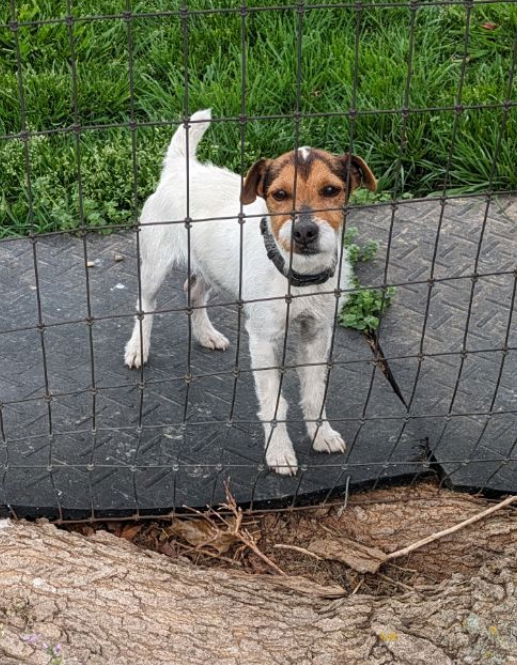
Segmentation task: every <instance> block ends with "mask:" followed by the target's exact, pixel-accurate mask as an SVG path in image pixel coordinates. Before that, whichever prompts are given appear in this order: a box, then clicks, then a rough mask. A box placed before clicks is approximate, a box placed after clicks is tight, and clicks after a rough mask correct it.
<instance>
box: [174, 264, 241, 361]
mask: <svg viewBox="0 0 517 665" xmlns="http://www.w3.org/2000/svg"><path fill="white" fill-rule="evenodd" d="M189 284H190V306H191V307H192V319H191V320H192V334H193V335H194V337H195V338H196V339H197V341H198V342H199V343H200V344H201V346H204V347H205V348H207V349H219V350H220V351H224V350H225V349H227V348H228V347H229V346H230V342H229V341H228V339H226V337H225V336H224V335H223V334H222V333H220V332H219V331H218V330H216V329H215V328H214V326H213V325H212V322H211V321H210V319H209V318H208V314H207V311H206V303H207V302H208V296H209V293H210V289H209V287H208V286H207V284H206V283H205V281H204V280H203V278H202V277H200V276H199V275H191V277H190V280H188V279H187V280H186V281H185V284H184V285H183V290H184V291H185V292H186V293H188V291H189Z"/></svg>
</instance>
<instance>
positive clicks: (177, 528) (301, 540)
mask: <svg viewBox="0 0 517 665" xmlns="http://www.w3.org/2000/svg"><path fill="white" fill-rule="evenodd" d="M489 505H491V504H490V502H489V501H487V500H486V499H484V498H482V497H473V496H470V495H467V494H460V493H458V492H451V491H448V490H445V489H443V488H440V487H439V485H438V483H435V482H427V483H424V484H421V485H418V486H415V487H412V488H408V487H392V488H388V489H380V490H377V491H373V492H365V493H359V494H354V495H352V496H351V497H350V498H349V500H348V503H347V505H346V507H345V506H344V504H343V502H342V501H341V502H340V501H336V502H333V503H331V504H329V505H326V506H322V507H321V506H320V507H313V508H302V509H295V510H279V511H274V512H267V513H254V514H252V515H246V514H245V515H244V516H243V521H242V528H241V531H245V532H246V533H247V534H249V537H250V540H251V541H252V542H253V543H254V544H255V545H256V550H254V549H252V548H250V547H249V546H248V545H246V544H245V543H244V542H243V541H242V539H240V538H239V537H238V536H236V535H234V533H233V531H234V528H235V517H234V516H233V515H232V514H231V512H230V513H229V512H228V511H222V512H220V513H218V514H216V513H215V511H212V512H211V513H208V514H207V513H203V514H202V515H201V514H199V515H192V516H189V515H181V516H178V517H176V518H175V519H173V520H162V521H156V520H154V521H151V522H149V521H139V522H118V521H111V522H101V523H96V524H93V525H92V524H80V525H70V526H65V527H64V528H67V529H70V530H73V531H77V532H79V533H81V534H83V535H86V536H90V535H91V534H93V533H94V532H96V531H99V530H105V531H108V532H110V533H112V534H114V535H116V536H119V537H122V538H124V539H126V540H128V541H130V542H132V543H133V544H135V545H137V546H139V547H142V548H145V549H149V550H152V551H154V552H159V553H161V554H165V555H166V556H168V557H171V558H172V559H177V558H181V557H186V558H187V559H189V560H190V561H191V562H192V563H194V564H195V565H196V566H200V567H202V568H218V569H225V570H231V569H233V570H240V571H244V572H246V573H248V574H250V575H254V574H260V575H261V574H275V573H277V572H279V571H281V572H283V573H285V574H286V575H289V576H303V577H305V578H307V579H308V580H311V581H313V582H315V583H317V584H319V585H324V586H325V585H336V584H337V585H339V586H340V587H343V589H344V591H345V592H346V593H354V594H355V593H358V592H359V591H360V592H361V593H367V594H372V595H375V596H383V595H389V596H393V595H394V594H402V593H404V592H407V591H408V590H420V591H426V590H427V591H429V590H432V589H433V587H434V586H435V585H437V584H439V583H440V582H442V581H443V580H446V579H448V578H450V577H451V576H452V575H453V574H454V573H462V574H473V573H475V572H476V571H477V570H478V569H479V568H480V566H481V565H482V564H483V562H484V560H485V559H486V556H487V548H488V549H489V550H490V551H493V552H494V553H496V552H498V551H500V550H501V548H502V547H503V546H504V545H505V543H507V542H508V537H509V533H508V532H506V530H504V529H503V530H502V532H501V533H494V534H492V535H491V537H490V538H485V537H483V535H482V534H483V533H486V531H487V529H490V526H489V524H490V523H485V524H483V523H480V524H478V525H476V526H474V527H470V528H469V529H467V530H465V531H464V532H463V533H462V532H461V531H460V532H458V533H456V534H455V535H454V537H452V536H451V537H448V538H446V539H440V540H438V541H437V542H435V543H431V544H429V545H427V546H426V547H425V548H423V549H419V550H416V551H414V552H412V553H411V554H409V555H407V556H405V557H403V558H401V559H397V560H394V561H389V562H386V563H385V564H384V565H383V567H382V571H379V572H376V573H369V572H363V571H361V570H360V569H359V570H357V569H354V567H351V566H350V565H347V564H346V563H344V562H341V561H336V560H332V559H331V558H326V557H325V556H321V554H320V556H318V555H316V556H318V558H316V556H313V555H312V554H313V553H312V552H311V551H310V550H309V549H307V548H310V546H311V543H314V542H315V541H320V542H323V544H324V546H325V544H326V543H338V544H339V543H343V542H344V540H346V539H349V540H351V541H355V542H357V543H360V544H363V545H365V546H367V547H373V548H378V549H379V550H382V551H383V552H385V553H390V552H393V551H395V550H398V549H402V548H404V547H406V546H407V545H410V544H412V543H414V542H416V541H418V540H419V539H420V538H422V537H423V536H425V535H428V534H430V533H435V532H438V531H441V530H443V529H447V528H449V527H451V526H453V525H454V524H457V523H458V522H459V521H462V520H465V519H467V518H469V517H471V516H473V515H475V514H477V513H479V512H481V511H482V510H483V509H484V508H486V507H487V506H489ZM498 519H499V518H498ZM503 519H504V518H503ZM492 524H493V522H492ZM474 534H477V535H474ZM513 536H514V537H515V538H516V541H515V542H516V544H517V533H513V535H512V536H510V537H513ZM476 541H477V543H478V546H476ZM294 548H298V549H294ZM320 549H321V548H320ZM323 549H325V547H323ZM259 553H261V554H263V555H264V557H265V558H262V557H261V556H260V555H259ZM272 564H274V565H275V566H277V568H278V569H279V571H278V570H275V568H274V567H273V565H272ZM359 568H360V566H359Z"/></svg>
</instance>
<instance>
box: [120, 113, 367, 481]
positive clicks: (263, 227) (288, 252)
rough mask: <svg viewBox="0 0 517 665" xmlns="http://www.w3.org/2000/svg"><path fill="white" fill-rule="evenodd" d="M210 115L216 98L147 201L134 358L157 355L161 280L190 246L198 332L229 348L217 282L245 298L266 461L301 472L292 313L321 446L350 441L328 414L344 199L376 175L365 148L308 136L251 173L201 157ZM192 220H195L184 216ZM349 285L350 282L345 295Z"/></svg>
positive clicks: (343, 255) (183, 137)
mask: <svg viewBox="0 0 517 665" xmlns="http://www.w3.org/2000/svg"><path fill="white" fill-rule="evenodd" d="M210 120H211V112H210V110H203V111H198V112H197V113H194V114H193V115H192V116H191V118H190V121H191V123H192V124H190V125H189V126H188V130H187V129H186V128H185V126H181V127H179V128H178V129H177V131H176V133H175V134H174V136H173V137H172V140H171V142H170V145H169V147H168V150H167V153H166V156H165V160H164V164H163V169H162V173H161V177H160V182H159V184H158V187H157V189H156V191H155V192H154V193H153V194H151V196H150V197H149V198H148V199H147V200H146V202H145V204H144V206H143V209H142V214H141V218H140V224H141V227H140V251H141V304H140V299H139V302H137V311H139V312H140V316H137V317H136V319H135V325H134V329H133V334H132V336H131V338H130V340H129V341H128V343H127V344H126V347H125V364H126V365H127V366H128V367H135V368H138V367H140V366H141V363H142V362H144V363H145V362H146V361H147V359H148V357H149V348H150V338H151V328H152V322H153V314H152V312H153V311H154V310H155V308H156V296H157V293H158V289H159V288H160V285H161V284H162V282H163V280H164V278H165V277H166V275H167V273H168V272H169V271H170V270H171V268H172V267H173V266H175V265H180V266H183V267H185V266H187V265H188V263H187V261H188V255H189V250H190V280H188V279H187V282H186V283H185V287H184V288H185V290H186V291H188V292H189V293H190V296H189V305H190V307H191V308H192V310H191V311H192V314H191V329H192V334H193V336H194V337H195V338H196V339H197V341H198V342H199V343H200V344H201V345H202V346H204V347H206V348H208V349H219V350H225V349H227V348H228V345H229V341H228V339H227V338H226V337H225V336H224V335H223V334H221V333H220V332H219V331H217V330H216V329H215V328H214V326H213V325H212V323H211V322H210V319H209V318H208V313H207V310H206V304H207V300H208V295H209V292H210V290H211V289H217V290H223V291H227V292H229V293H231V294H232V295H233V297H235V298H236V299H237V300H240V301H242V302H243V307H244V312H245V319H246V324H245V325H246V330H247V332H248V335H249V348H250V355H251V365H252V369H253V376H254V380H255V387H256V392H257V397H258V402H259V405H260V408H259V413H258V416H259V418H260V420H261V421H262V424H263V428H264V435H265V441H266V452H265V457H266V463H267V465H268V466H269V468H270V469H272V470H274V471H276V472H277V473H279V474H284V475H294V474H296V472H297V459H296V454H295V451H294V448H293V444H292V442H291V440H290V438H289V435H288V432H287V427H286V415H287V403H286V400H285V398H284V397H283V395H282V394H281V391H280V388H281V380H280V371H279V365H280V363H281V356H282V348H283V343H284V337H285V329H286V323H287V317H288V323H289V328H291V327H292V326H295V327H297V328H298V330H299V332H300V336H299V342H298V344H297V365H299V367H297V372H298V376H299V381H300V392H301V407H302V410H303V414H304V419H305V422H306V427H307V432H308V435H309V437H310V438H311V440H312V446H313V448H314V450H317V451H322V452H328V453H338V452H343V451H344V450H345V442H344V440H343V438H342V436H341V434H339V432H336V431H335V430H334V429H332V427H331V426H330V424H329V422H328V420H327V419H326V413H325V404H324V402H325V392H326V377H327V372H328V365H327V363H328V354H329V349H330V344H331V337H332V329H333V323H334V317H335V313H336V293H337V294H338V296H339V294H340V290H342V289H349V288H351V284H352V282H351V277H352V269H351V266H350V263H349V260H348V256H347V252H346V248H344V247H343V246H342V230H343V223H344V206H345V204H346V202H347V201H348V198H349V196H350V194H351V192H352V191H353V190H354V189H356V188H357V187H359V186H361V185H364V186H365V187H367V188H368V189H369V190H371V191H374V190H375V189H376V179H375V177H374V175H373V173H372V171H371V170H370V168H369V167H368V165H367V164H366V162H365V161H364V160H363V159H362V158H360V157H358V156H356V155H351V154H344V155H340V156H336V155H332V154H330V153H328V152H325V151H323V150H318V149H313V148H309V147H302V148H299V149H298V150H297V151H296V152H294V151H291V152H288V153H285V154H283V155H281V156H280V157H277V158H276V159H259V160H258V161H257V162H255V164H253V166H252V167H251V168H250V170H249V171H248V173H247V175H246V178H245V179H244V180H243V181H242V180H241V177H240V176H239V175H237V174H235V173H232V172H231V171H229V170H227V169H224V168H220V167H217V166H214V165H213V164H209V163H201V162H200V161H198V159H197V157H196V152H197V147H198V144H199V142H200V141H201V138H202V137H203V134H204V133H205V131H206V130H207V129H208V127H209V125H210ZM187 157H188V168H187ZM295 196H296V199H295V198H294V197H295ZM211 218H215V219H211ZM197 219H199V220H205V221H199V222H196V221H194V220H197ZM207 219H209V220H210V221H206V220H207ZM180 220H187V221H186V222H185V223H181V224H179V223H172V222H175V221H180ZM190 220H193V221H190ZM160 222H162V224H160ZM164 222H170V223H168V224H166V223H164ZM293 222H294V226H293ZM186 225H188V227H189V229H190V231H189V232H188V231H187V230H186V228H185V226H186ZM240 257H242V259H241V258H240ZM339 260H341V265H340V267H339V266H338V261H339ZM338 277H339V284H338ZM240 278H241V279H240ZM338 288H339V290H337V289H338ZM286 295H287V296H292V297H287V298H286ZM345 297H346V294H341V296H340V303H339V306H341V305H342V304H343V302H344V299H345ZM288 303H289V304H288ZM140 307H141V310H140ZM287 310H288V314H287ZM141 335H142V338H141Z"/></svg>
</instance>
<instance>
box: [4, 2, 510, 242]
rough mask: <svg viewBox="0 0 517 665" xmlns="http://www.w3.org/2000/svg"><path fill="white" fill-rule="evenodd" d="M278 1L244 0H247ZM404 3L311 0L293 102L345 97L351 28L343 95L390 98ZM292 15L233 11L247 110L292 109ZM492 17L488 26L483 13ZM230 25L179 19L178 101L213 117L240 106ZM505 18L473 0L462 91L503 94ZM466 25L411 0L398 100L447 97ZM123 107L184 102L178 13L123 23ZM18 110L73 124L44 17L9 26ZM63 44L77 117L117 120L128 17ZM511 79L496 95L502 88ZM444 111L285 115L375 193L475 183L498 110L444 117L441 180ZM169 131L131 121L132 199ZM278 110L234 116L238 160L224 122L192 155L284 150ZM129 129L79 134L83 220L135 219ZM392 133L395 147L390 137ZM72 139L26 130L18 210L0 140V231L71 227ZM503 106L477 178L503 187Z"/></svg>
mask: <svg viewBox="0 0 517 665" xmlns="http://www.w3.org/2000/svg"><path fill="white" fill-rule="evenodd" d="M240 4H241V2H240V0H239V2H237V0H203V1H202V0H195V1H194V0H192V1H191V2H190V3H189V6H190V8H191V9H195V8H200V7H201V8H204V9H207V8H210V7H238V6H240ZM268 4H275V5H277V4H281V3H279V2H278V0H249V2H248V6H264V5H268ZM132 6H133V11H134V12H136V13H142V12H144V11H145V12H151V11H153V10H156V9H157V10H161V9H175V8H177V7H178V6H180V3H179V0H146V1H145V2H144V0H139V1H136V0H134V1H133V3H132ZM73 7H74V14H75V15H76V16H87V15H90V14H98V13H103V12H105V13H111V14H113V13H117V12H121V11H123V10H124V8H125V0H81V2H78V1H74V2H73ZM65 12H66V2H65V1H64V0H18V1H17V17H16V18H17V19H18V20H20V21H32V20H39V19H45V18H49V17H63V16H64V15H65ZM9 20H11V17H10V13H9V3H8V2H3V3H1V5H0V22H1V23H5V22H7V21H9ZM410 20H411V11H410V10H409V9H407V8H395V7H394V8H393V9H386V8H380V7H378V8H372V9H365V10H363V11H361V12H360V13H359V14H357V12H356V11H355V10H354V9H353V3H352V2H351V3H350V8H345V9H338V8H333V9H320V10H311V11H307V12H305V15H304V18H303V41H302V79H301V110H302V111H303V112H306V113H320V112H329V111H330V112H336V111H343V110H347V109H348V108H350V105H351V103H352V89H353V85H352V81H353V77H354V40H355V28H356V25H357V26H358V27H359V30H360V46H359V64H358V67H357V72H356V73H357V81H358V88H357V96H356V97H357V100H356V105H357V108H358V109H361V110H369V109H370V110H371V109H376V108H380V109H393V108H398V107H400V106H401V105H402V103H403V98H404V87H405V80H406V75H407V57H408V51H409V45H410V37H409V34H410V30H409V26H410ZM297 21H298V14H297V13H296V12H293V11H292V10H289V9H285V10H283V11H280V12H272V11H270V12H258V13H251V14H250V15H249V16H248V17H247V18H246V22H245V24H246V34H247V48H246V59H247V82H246V110H247V113H248V114H250V115H252V114H258V115H275V114H292V112H293V110H294V109H295V107H296V73H297V66H296V46H297V42H296V26H297ZM487 21H489V22H492V23H495V24H496V26H497V27H496V28H495V29H494V30H487V29H486V28H484V27H483V24H484V23H486V22H487ZM241 27H242V19H241V16H240V14H239V13H235V14H224V15H221V14H219V15H216V14H207V15H204V16H192V17H191V18H189V21H188V32H189V35H188V37H189V60H188V75H189V87H188V104H189V108H190V109H191V110H192V111H193V110H196V109H199V108H204V107H211V108H212V109H213V113H214V115H215V116H216V117H217V116H219V117H222V116H225V117H226V116H238V115H239V114H240V112H241ZM516 29H517V5H516V4H512V3H509V2H500V3H496V4H491V5H476V4H475V5H474V8H473V10H472V15H471V38H470V44H469V57H468V63H467V66H466V74H465V82H464V86H463V97H462V102H463V103H464V104H491V103H498V102H501V101H503V100H504V99H505V98H506V96H507V95H508V74H509V70H510V64H511V59H512V48H513V40H514V38H515V31H516ZM464 31H465V8H464V7H463V6H447V7H434V6H426V4H425V2H422V6H421V8H420V9H419V10H418V11H417V12H416V14H415V37H414V47H415V48H414V55H413V62H412V69H413V76H412V79H411V87H410V91H409V107H410V108H425V107H437V106H444V105H454V103H455V96H456V92H457V85H458V80H459V76H460V71H461V66H462V62H461V54H462V49H463V35H464ZM132 32H133V59H134V111H135V116H136V120H137V121H138V122H155V121H159V122H163V121H165V122H171V123H174V121H177V120H178V119H180V118H181V114H182V109H183V105H184V103H185V92H184V74H185V72H184V62H183V56H182V45H183V33H182V26H181V22H180V19H179V18H178V17H177V16H168V17H163V16H162V17H159V18H148V17H141V18H136V19H134V20H133V21H132ZM17 34H18V38H19V49H20V54H21V59H22V63H23V91H24V97H25V102H26V108H27V112H26V122H27V127H28V129H30V130H37V131H39V130H52V129H57V128H62V127H67V126H69V125H70V124H72V123H74V121H75V118H74V113H73V106H72V104H71V96H72V78H71V69H70V64H69V60H70V41H69V34H68V30H67V26H66V25H64V24H62V23H58V24H53V25H42V26H40V27H34V26H28V27H23V26H22V27H20V29H19V30H18V33H17ZM73 36H74V48H75V51H76V56H77V103H78V113H79V117H80V122H81V124H82V125H83V126H88V125H96V124H112V123H119V122H125V121H127V120H128V118H129V108H130V95H129V84H128V47H127V43H128V42H127V38H128V25H127V22H126V21H125V20H123V19H120V18H117V19H110V20H103V21H90V22H78V23H75V24H74V27H73ZM16 70H17V68H16V57H15V42H14V35H13V32H12V31H11V30H10V29H8V28H5V27H4V28H0V134H16V133H18V132H19V131H20V130H21V128H22V125H21V123H22V119H21V114H20V106H19V100H18V81H17V74H16ZM516 90H517V85H516V84H514V86H513V90H512V91H511V97H512V98H513V99H515V97H516ZM454 117H455V113H454V112H451V111H441V112H424V113H419V114H412V115H410V116H409V118H408V121H407V125H406V127H405V129H404V126H403V121H402V118H401V117H400V115H397V114H375V113H372V114H370V115H366V116H359V117H358V118H357V120H356V121H355V122H353V123H351V122H350V121H349V120H348V119H346V118H308V119H304V120H303V121H302V122H301V123H300V135H299V142H300V144H301V145H304V144H311V145H317V146H319V147H323V148H326V149H328V150H330V151H335V152H341V151H346V150H347V149H348V146H349V144H350V138H351V136H352V138H353V145H354V151H355V152H357V153H358V154H361V155H362V156H363V157H365V158H366V159H367V161H368V162H369V164H370V165H371V166H372V168H373V169H374V172H375V173H376V175H377V176H378V177H379V178H380V191H381V197H388V198H389V197H391V196H397V197H398V196H401V195H405V196H408V195H410V194H412V195H427V194H430V193H433V192H436V191H439V190H441V189H442V188H443V187H444V186H446V187H447V188H448V189H449V190H450V191H453V192H456V193H457V192H475V191H482V190H483V189H486V188H487V187H488V185H489V184H490V170H491V161H492V156H493V153H494V149H495V146H496V145H497V143H498V137H499V134H500V130H501V124H502V112H501V110H474V111H468V112H465V113H463V114H461V115H460V116H459V119H458V127H457V141H456V144H455V146H454V150H453V159H452V164H451V170H450V181H449V182H447V183H446V182H445V181H444V174H445V171H446V165H447V158H448V153H449V150H450V142H451V132H452V127H453V123H454ZM171 131H172V126H171V127H165V128H163V127H160V128H153V127H145V128H139V129H138V130H137V131H136V132H135V141H136V157H137V163H138V180H137V183H136V191H137V195H138V203H141V201H142V200H143V199H144V198H145V196H147V195H148V194H149V193H150V192H151V191H152V190H153V187H154V186H155V183H156V181H157V177H158V175H159V170H160V164H161V159H162V155H163V151H164V149H165V146H166V144H167V142H168V140H169V138H170V135H171ZM294 135H295V126H294V123H293V121H292V120H288V119H286V120H264V121H255V122H252V123H249V124H248V125H247V126H246V137H245V144H244V155H243V158H241V154H240V148H239V141H240V126H239V124H238V123H225V124H217V125H214V126H213V127H212V128H211V130H210V138H209V140H207V141H206V142H205V143H204V145H203V148H202V151H203V156H204V157H207V158H209V159H211V160H212V161H214V162H215V163H216V164H222V165H225V166H227V167H229V168H232V169H235V170H237V171H239V172H242V171H245V170H246V169H247V167H248V166H249V165H250V164H251V163H252V162H253V161H254V160H255V159H257V158H258V157H259V156H261V155H275V154H278V153H280V152H283V151H285V150H288V149H290V148H291V147H292V146H293V141H294ZM131 141H132V137H131V132H130V130H128V129H126V128H111V129H104V130H87V131H84V132H82V133H81V134H80V139H79V142H80V162H81V185H82V190H83V199H84V219H85V222H86V223H87V224H88V225H90V226H92V227H94V226H103V225H111V224H126V223H128V222H129V221H131V220H134V214H135V211H136V208H135V206H134V196H133V194H134V181H133V162H132V148H131V146H132V143H131ZM402 143H403V145H404V147H403V148H401V144H402ZM75 148H76V146H75V135H73V134H70V133H69V134H58V135H47V136H39V137H37V138H34V139H32V140H31V141H30V142H29V155H30V172H31V179H30V180H31V188H32V212H30V210H29V205H28V200H29V195H28V190H27V181H26V176H25V168H26V167H25V157H24V145H23V143H22V141H20V140H19V139H9V140H1V141H0V237H1V236H6V235H12V234H20V233H27V232H28V231H29V230H30V229H31V227H32V228H33V229H35V230H37V231H48V230H55V229H61V228H64V229H73V228H76V227H77V226H78V225H79V224H80V215H79V197H78V177H77V168H78V167H77V158H76V149H75ZM516 153H517V109H512V110H511V111H510V112H509V114H508V122H507V126H506V132H505V133H504V136H503V138H502V141H501V145H500V151H499V156H498V160H497V168H496V171H495V173H494V177H493V181H492V185H493V187H494V188H496V189H515V188H517V169H516V167H515V155H516Z"/></svg>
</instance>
